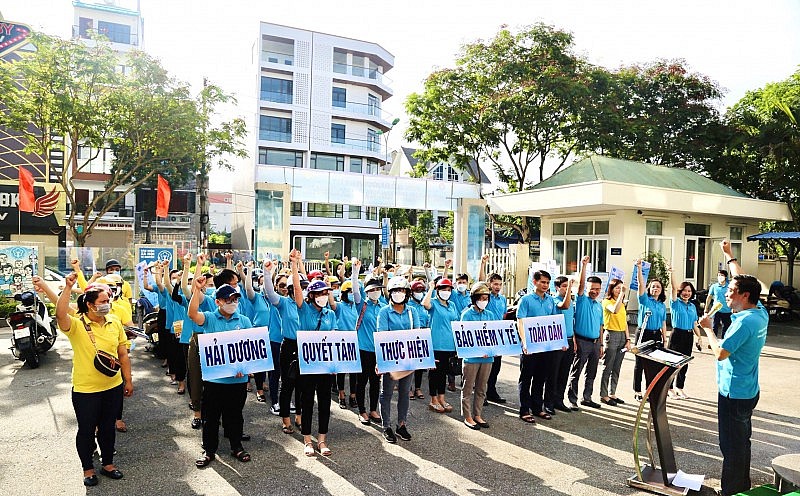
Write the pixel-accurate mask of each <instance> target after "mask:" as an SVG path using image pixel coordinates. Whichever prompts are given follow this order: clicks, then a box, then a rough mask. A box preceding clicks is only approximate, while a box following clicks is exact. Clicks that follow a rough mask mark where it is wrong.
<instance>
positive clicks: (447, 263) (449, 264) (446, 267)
mask: <svg viewBox="0 0 800 496" xmlns="http://www.w3.org/2000/svg"><path fill="white" fill-rule="evenodd" d="M452 266H453V261H452V260H451V259H449V258H448V259H447V260H445V261H444V272H442V278H444V279H447V271H448V270H449V269H450V267H452ZM453 279H455V274H453Z"/></svg>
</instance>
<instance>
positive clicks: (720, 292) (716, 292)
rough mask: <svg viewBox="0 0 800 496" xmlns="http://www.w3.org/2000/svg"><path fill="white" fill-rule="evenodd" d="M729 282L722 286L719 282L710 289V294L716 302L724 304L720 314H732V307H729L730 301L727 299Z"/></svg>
mask: <svg viewBox="0 0 800 496" xmlns="http://www.w3.org/2000/svg"><path fill="white" fill-rule="evenodd" d="M728 284H729V282H728V281H725V284H723V285H722V286H720V284H719V283H718V282H715V283H714V284H712V285H711V287H710V288H708V292H709V294H711V296H712V297H713V298H714V301H715V302H716V301H718V302H720V303H722V308H720V309H719V312H720V313H731V307H729V306H728V301H727V300H726V299H725V293H727V292H728Z"/></svg>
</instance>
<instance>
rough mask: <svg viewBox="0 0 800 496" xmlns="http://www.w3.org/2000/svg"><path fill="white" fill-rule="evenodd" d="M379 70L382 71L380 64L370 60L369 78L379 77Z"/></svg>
mask: <svg viewBox="0 0 800 496" xmlns="http://www.w3.org/2000/svg"><path fill="white" fill-rule="evenodd" d="M379 72H380V69H379V67H378V64H376V63H375V62H373V61H371V60H370V61H369V78H370V79H377V78H378V73H379Z"/></svg>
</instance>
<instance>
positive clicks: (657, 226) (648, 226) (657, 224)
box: [645, 220, 664, 236]
mask: <svg viewBox="0 0 800 496" xmlns="http://www.w3.org/2000/svg"><path fill="white" fill-rule="evenodd" d="M663 224H664V223H663V222H661V221H660V220H648V221H646V223H645V234H646V235H648V236H661V235H662V234H663V232H662V231H663V229H664V226H663Z"/></svg>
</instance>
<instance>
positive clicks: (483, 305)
mask: <svg viewBox="0 0 800 496" xmlns="http://www.w3.org/2000/svg"><path fill="white" fill-rule="evenodd" d="M488 304H489V300H478V301H476V302H475V306H476V307H478V308H480V309H481V310H486V305H488Z"/></svg>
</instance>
